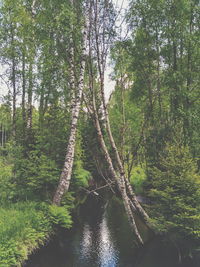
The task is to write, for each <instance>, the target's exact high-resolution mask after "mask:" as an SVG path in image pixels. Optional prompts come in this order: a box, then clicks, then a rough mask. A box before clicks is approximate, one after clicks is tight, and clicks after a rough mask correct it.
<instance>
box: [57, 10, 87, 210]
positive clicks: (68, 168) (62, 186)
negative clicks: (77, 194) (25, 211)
mask: <svg viewBox="0 0 200 267" xmlns="http://www.w3.org/2000/svg"><path fill="white" fill-rule="evenodd" d="M86 11H87V10H86ZM87 32H88V16H87V14H86V22H85V26H84V28H83V30H82V35H83V44H82V53H81V54H82V57H81V62H80V74H79V82H78V88H77V95H76V101H74V100H73V99H72V119H71V128H70V136H69V141H68V146H67V152H66V156H65V161H64V167H63V170H62V173H61V176H60V181H59V185H58V187H57V190H56V193H55V195H54V198H53V204H55V205H60V202H61V199H62V196H63V195H64V193H65V192H66V191H67V190H68V188H69V185H70V181H71V174H72V167H73V163H74V151H75V143H76V132H77V124H78V118H79V112H80V107H81V100H82V94H83V87H84V72H85V64H86V63H85V61H86V54H87V53H86V48H87ZM71 45H73V44H71ZM70 61H71V62H70V65H71V68H72V70H73V69H74V65H73V63H74V61H73V58H72V56H71V59H70ZM71 74H72V72H71ZM73 75H74V73H73ZM74 81H75V79H74ZM74 81H71V84H74ZM73 87H74V85H73Z"/></svg>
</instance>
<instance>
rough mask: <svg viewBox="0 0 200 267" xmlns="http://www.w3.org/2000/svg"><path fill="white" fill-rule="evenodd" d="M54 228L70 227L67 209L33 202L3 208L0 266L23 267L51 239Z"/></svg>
mask: <svg viewBox="0 0 200 267" xmlns="http://www.w3.org/2000/svg"><path fill="white" fill-rule="evenodd" d="M55 225H60V226H62V227H65V228H69V227H70V226H71V217H70V216H69V213H68V211H67V210H66V208H65V207H53V208H52V206H48V205H46V204H42V203H34V202H21V203H17V204H9V205H7V206H4V207H0V240H1V242H0V266H2V267H7V266H9V267H10V266H21V263H22V262H23V261H25V260H26V259H27V257H28V255H29V254H30V253H31V252H32V251H33V250H34V249H36V248H38V247H39V246H40V245H42V244H44V242H45V240H47V239H48V238H49V236H50V235H51V234H52V233H53V231H54V226H55Z"/></svg>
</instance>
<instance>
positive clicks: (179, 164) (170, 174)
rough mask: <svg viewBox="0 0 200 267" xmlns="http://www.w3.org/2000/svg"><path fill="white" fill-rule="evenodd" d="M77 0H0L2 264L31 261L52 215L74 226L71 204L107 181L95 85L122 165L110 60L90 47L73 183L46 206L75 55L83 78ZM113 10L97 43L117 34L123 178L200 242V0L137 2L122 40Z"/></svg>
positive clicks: (158, 221)
mask: <svg viewBox="0 0 200 267" xmlns="http://www.w3.org/2000/svg"><path fill="white" fill-rule="evenodd" d="M75 2H76V3H74V5H75V6H72V5H71V2H70V1H65V0H56V1H46V0H42V1H33V0H12V1H11V0H3V1H1V5H0V26H1V27H0V28H1V29H0V40H1V42H0V43H1V44H0V62H1V64H2V66H3V69H5V72H4V73H2V75H1V78H2V80H3V81H5V82H6V84H7V85H8V87H9V90H8V93H7V94H6V95H5V96H4V97H3V98H2V101H1V102H2V103H1V105H0V148H1V149H0V154H1V157H0V204H1V206H2V208H1V214H2V215H0V225H1V230H0V237H2V238H1V240H4V242H2V243H1V245H0V258H1V261H0V265H1V262H2V264H4V265H5V266H9V264H10V266H11V265H15V264H17V263H18V262H21V261H22V260H24V259H25V258H26V257H27V254H28V253H30V251H31V250H32V249H33V248H34V247H37V246H38V245H39V244H42V243H43V242H44V241H45V240H46V238H48V236H49V235H50V233H52V224H58V225H60V226H63V227H67V228H68V227H69V226H70V225H71V220H70V217H69V215H68V212H67V210H68V209H69V208H72V207H74V206H75V205H76V204H77V203H76V200H77V199H78V197H79V193H80V191H81V190H82V189H83V187H85V188H87V187H89V186H94V185H95V186H96V184H98V183H99V182H100V184H103V183H104V182H105V180H106V179H107V180H108V179H110V173H109V170H107V168H106V167H107V165H106V164H105V158H104V157H103V155H102V151H101V149H100V145H99V142H98V137H97V134H96V129H95V127H94V125H93V119H94V118H93V114H92V115H91V114H89V112H88V111H86V106H87V105H89V104H91V102H92V99H93V97H94V95H95V94H96V98H97V99H96V102H97V109H98V115H99V117H100V124H101V127H102V132H103V135H104V137H105V140H106V145H107V147H108V150H109V152H110V154H111V157H112V160H113V162H114V164H113V165H114V167H115V163H116V162H115V159H114V156H113V154H114V153H113V151H112V149H111V146H110V143H109V141H108V140H109V138H108V136H107V129H106V127H104V122H105V121H104V116H103V115H102V113H103V111H102V102H101V101H102V100H101V98H100V96H99V92H98V90H97V92H96V91H95V90H96V89H98V88H99V87H100V85H99V84H100V82H99V80H98V78H95V77H96V76H95V75H96V72H98V71H97V69H98V67H97V65H98V64H97V61H98V60H99V61H103V60H104V53H102V54H103V56H102V59H101V60H100V59H98V58H97V56H96V54H95V55H90V57H91V61H92V60H93V62H87V63H88V65H89V64H91V65H93V69H94V73H93V74H92V75H94V76H95V77H94V80H95V79H96V80H95V83H94V84H95V85H94V87H95V90H94V91H95V92H91V91H90V90H88V83H89V82H91V81H88V80H89V78H88V76H89V75H88V72H89V69H90V68H89V67H88V66H87V67H86V71H85V77H84V79H83V80H84V90H85V91H86V94H85V96H84V101H83V103H82V111H81V115H80V117H79V123H78V131H77V132H78V133H77V138H76V146H75V157H74V164H73V171H72V179H71V184H70V191H71V192H68V193H67V194H66V195H65V197H64V198H63V202H62V204H63V205H64V206H62V207H59V208H58V207H55V206H47V205H49V204H50V203H51V202H52V199H53V195H54V193H55V190H56V187H57V185H58V182H59V177H60V174H61V172H62V168H63V162H64V159H65V154H66V147H67V144H68V137H69V133H70V123H71V119H70V118H71V115H72V114H71V113H72V112H71V110H72V108H71V107H72V105H73V104H74V98H76V96H77V92H74V91H73V90H72V89H73V85H72V83H71V79H70V77H71V72H70V71H71V69H70V67H71V68H72V66H70V58H71V57H72V58H73V61H74V66H73V71H74V75H75V81H74V82H75V85H77V84H78V81H79V74H80V73H79V72H80V60H79V59H80V55H81V45H82V43H81V40H82V39H81V27H82V25H83V20H84V19H83V6H84V5H83V2H84V1H75ZM102 10H103V9H102ZM112 12H113V13H112ZM112 12H111V13H112V14H111V17H109V16H108V17H106V27H107V28H106V30H105V29H104V32H103V31H102V32H101V34H100V36H99V39H98V42H99V43H101V42H103V41H105V42H108V43H109V41H110V40H112V41H113V44H112V51H111V53H110V54H111V61H112V65H113V74H112V78H113V80H114V81H115V82H116V85H115V90H114V92H113V93H112V95H111V97H110V99H109V102H108V110H109V118H110V122H111V128H112V133H113V136H114V140H115V142H116V145H117V148H118V151H119V155H120V158H121V159H122V163H123V167H124V170H125V173H126V177H127V178H128V179H129V180H130V183H131V185H132V186H133V189H134V191H135V192H136V193H137V194H142V195H144V196H145V197H146V198H147V202H148V201H149V204H148V205H147V207H148V211H149V214H150V215H151V221H152V222H153V224H154V226H155V228H156V229H157V230H159V232H161V233H165V234H166V235H169V236H170V237H173V240H174V241H175V242H180V243H181V242H184V243H186V246H187V242H188V246H190V242H193V241H194V242H198V241H199V240H200V216H199V214H200V191H199V190H200V189H199V188H200V176H199V169H200V145H199V144H200V135H199V128H200V87H199V85H200V76H199V72H200V45H199V44H200V24H199V21H200V2H199V0H179V1H177V0H168V1H164V0H137V1H135V0H132V1H130V3H129V9H128V11H127V12H126V17H125V18H122V21H123V22H124V21H125V19H126V23H127V24H128V29H129V34H127V35H126V36H125V38H122V37H121V36H119V35H117V30H116V33H115V34H116V36H115V38H116V39H115V40H114V39H113V38H114V32H113V30H112V31H111V30H110V29H112V27H110V24H112V25H113V23H114V21H113V20H114V18H115V15H114V13H115V12H114V11H112ZM107 15H109V14H107ZM101 19H102V20H103V18H101ZM109 19H110V20H111V21H110V24H109ZM109 27H110V28H109ZM119 27H120V26H119ZM123 27H124V26H123ZM123 27H122V29H123V30H124V28H123ZM116 28H118V27H116ZM109 30H110V31H109ZM123 30H122V31H123ZM71 37H73V38H72V39H73V42H74V43H73V45H74V54H73V56H72V55H71V52H70V51H71V50H70V44H71V42H72V40H71ZM98 42H97V43H98ZM90 45H91V44H90ZM99 45H100V49H101V44H99ZM102 47H103V44H102ZM106 53H107V51H106ZM100 54H101V53H100ZM88 61H89V60H88ZM104 63H105V62H101V63H100V64H102V66H103V65H104ZM86 65H87V64H86ZM93 82H94V81H93ZM90 89H91V88H90ZM85 98H86V99H85ZM85 100H87V101H88V103H87V105H86V102H87V101H85ZM116 165H117V164H116ZM102 178H103V179H102ZM109 181H110V180H109ZM41 203H45V204H41ZM13 217H14V218H15V220H13ZM12 220H13V221H12ZM186 238H187V240H188V241H187V242H185V241H184V240H186ZM8 247H9V249H8ZM6 264H7V265H6ZM2 266H3V265H2Z"/></svg>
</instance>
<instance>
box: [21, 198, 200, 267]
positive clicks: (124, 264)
mask: <svg viewBox="0 0 200 267" xmlns="http://www.w3.org/2000/svg"><path fill="white" fill-rule="evenodd" d="M76 217H77V219H76V222H75V224H74V227H73V229H72V231H70V232H67V233H65V232H64V233H62V234H60V235H58V236H57V237H55V238H54V239H52V241H51V242H49V244H48V245H46V246H45V247H44V248H41V249H40V250H39V251H37V252H36V253H35V254H33V255H32V256H31V257H30V259H29V261H28V262H27V263H26V264H25V265H24V267H199V266H200V264H199V265H198V263H197V262H194V261H192V260H188V261H186V262H185V263H184V264H179V263H178V253H177V251H176V249H175V248H174V247H173V246H169V245H167V244H166V243H165V242H163V241H161V240H158V239H154V240H151V241H148V242H147V245H146V246H145V248H143V249H138V248H137V245H136V242H135V238H134V235H133V234H132V233H131V231H130V228H129V225H128V222H127V219H126V216H125V213H124V210H123V207H122V205H121V204H120V201H119V200H118V199H117V198H116V197H114V198H112V199H107V198H106V200H105V199H103V197H101V196H99V197H88V199H87V200H86V201H85V203H84V204H83V205H82V206H81V207H80V209H79V211H78V215H77V216H76ZM136 220H137V224H138V227H139V228H140V231H141V232H142V236H143V238H144V239H146V240H147V239H148V240H149V239H150V238H151V236H150V234H149V232H148V230H147V229H146V227H145V226H144V225H143V224H142V223H141V222H140V221H139V220H138V219H137V218H136Z"/></svg>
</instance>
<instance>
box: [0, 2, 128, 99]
mask: <svg viewBox="0 0 200 267" xmlns="http://www.w3.org/2000/svg"><path fill="white" fill-rule="evenodd" d="M113 2H114V5H115V6H116V7H117V9H118V10H120V14H121V15H122V14H123V12H124V10H125V9H127V7H128V0H113ZM121 8H122V9H121ZM117 23H118V24H120V20H119V21H118V22H117ZM109 63H110V62H109V59H108V64H107V66H106V71H105V97H106V101H108V99H109V97H110V94H111V93H112V91H113V90H114V88H115V81H112V80H111V78H110V75H111V73H112V72H113V69H112V66H111V65H110V64H109ZM5 70H6V68H5V67H4V66H3V65H1V64H0V103H2V100H3V97H4V96H5V95H7V94H8V90H9V88H8V86H7V84H6V80H5V79H2V75H3V73H4V72H5Z"/></svg>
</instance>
